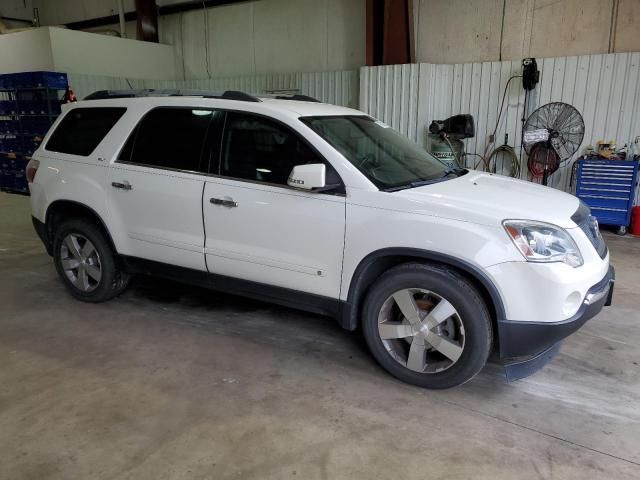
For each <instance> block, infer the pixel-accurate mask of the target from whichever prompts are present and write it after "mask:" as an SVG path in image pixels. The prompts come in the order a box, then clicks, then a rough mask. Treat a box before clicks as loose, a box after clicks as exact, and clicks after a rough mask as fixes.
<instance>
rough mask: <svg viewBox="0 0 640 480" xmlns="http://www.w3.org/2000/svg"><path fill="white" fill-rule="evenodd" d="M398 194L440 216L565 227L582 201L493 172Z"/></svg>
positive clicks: (415, 207)
mask: <svg viewBox="0 0 640 480" xmlns="http://www.w3.org/2000/svg"><path fill="white" fill-rule="evenodd" d="M394 195H398V196H400V197H403V198H405V199H407V200H409V201H410V202H411V204H410V205H411V206H410V207H409V210H413V211H415V212H416V213H418V210H420V213H429V214H432V215H436V216H439V217H445V218H452V219H456V220H462V221H466V222H473V223H480V224H484V225H491V226H496V225H498V226H499V225H500V223H501V222H502V221H503V220H505V219H523V220H537V221H539V222H547V223H553V224H554V225H558V226H560V227H563V228H572V227H575V226H576V225H575V223H574V222H573V221H572V220H571V215H573V214H574V213H575V212H576V210H577V209H578V206H579V204H580V201H579V200H578V199H577V198H576V197H574V196H573V195H569V194H567V193H564V192H561V191H559V190H556V189H554V188H550V187H544V186H542V185H537V184H535V183H531V182H525V181H523V180H516V179H514V178H510V177H503V176H501V175H495V174H491V173H482V172H476V171H473V170H470V171H469V172H468V173H467V174H466V175H463V176H461V177H457V178H453V179H451V180H446V181H444V182H440V183H434V184H432V185H425V186H422V187H417V188H410V189H407V190H400V191H398V192H395V193H394Z"/></svg>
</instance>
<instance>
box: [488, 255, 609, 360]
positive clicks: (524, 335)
mask: <svg viewBox="0 0 640 480" xmlns="http://www.w3.org/2000/svg"><path fill="white" fill-rule="evenodd" d="M614 283H615V270H614V268H613V267H612V266H610V267H609V271H608V272H607V274H606V275H605V276H604V278H602V280H600V281H599V282H598V283H597V284H595V285H594V286H592V287H591V288H590V289H589V290H588V292H587V294H586V296H585V300H584V302H583V303H582V305H581V306H580V308H579V309H578V311H577V313H576V314H575V315H574V316H573V317H571V318H569V319H567V320H563V321H561V322H519V321H514V320H498V341H499V345H500V358H502V359H511V358H514V357H527V356H531V357H532V359H536V358H538V357H539V356H540V355H542V354H545V353H546V352H547V351H549V350H550V349H551V350H552V347H554V346H555V345H556V344H557V343H558V342H560V341H561V340H563V339H564V338H566V337H568V336H569V335H571V334H572V333H574V332H575V331H576V330H578V329H579V328H580V327H582V325H584V324H585V323H586V322H587V320H589V319H591V318H593V317H595V316H596V315H597V314H598V313H599V312H600V310H602V307H604V306H606V305H611V303H612V300H613V287H614ZM523 361H524V362H526V361H527V360H526V359H523V360H520V361H519V363H522V362H523ZM545 363H546V362H545Z"/></svg>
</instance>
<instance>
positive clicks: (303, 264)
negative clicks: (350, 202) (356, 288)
mask: <svg viewBox="0 0 640 480" xmlns="http://www.w3.org/2000/svg"><path fill="white" fill-rule="evenodd" d="M220 157H221V158H220V166H219V167H218V168H219V170H218V171H217V172H214V173H216V174H217V175H214V176H211V177H209V178H207V180H206V185H205V191H204V197H203V216H204V223H205V230H206V242H205V253H206V259H207V266H208V268H209V271H210V272H211V273H213V274H217V275H222V276H225V277H235V278H240V279H243V280H251V281H253V282H259V283H262V284H268V285H272V286H277V287H283V288H287V289H291V290H297V291H302V292H306V293H311V294H315V295H320V296H322V297H329V298H333V299H337V298H338V297H339V293H340V273H341V268H342V254H343V246H344V231H345V196H344V194H343V193H340V192H339V191H337V192H336V191H334V192H332V193H331V192H325V193H311V192H307V191H303V190H300V189H295V188H291V187H289V186H288V185H287V178H288V176H289V173H290V172H291V169H292V168H293V166H295V165H302V164H308V163H326V162H325V161H324V159H323V158H322V157H321V156H320V155H319V154H318V153H317V152H316V151H315V150H314V149H312V148H311V147H310V146H309V145H308V144H307V143H306V142H305V141H304V140H303V139H302V138H301V137H300V136H299V135H298V134H297V133H296V132H294V131H293V130H292V129H291V128H290V127H288V126H286V125H284V124H282V123H279V122H276V121H274V120H272V119H269V118H266V117H263V116H258V115H253V114H249V113H241V112H229V113H227V117H226V121H225V126H224V139H223V142H222V148H221V155H220ZM327 172H328V174H327V176H328V178H327V184H336V183H341V180H340V178H339V177H338V174H337V173H336V172H335V171H334V170H333V168H332V167H331V165H329V164H327ZM263 293H266V292H263Z"/></svg>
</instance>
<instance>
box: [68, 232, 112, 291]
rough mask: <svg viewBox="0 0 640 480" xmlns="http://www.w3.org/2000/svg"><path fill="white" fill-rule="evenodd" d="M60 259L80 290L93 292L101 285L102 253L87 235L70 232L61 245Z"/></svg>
mask: <svg viewBox="0 0 640 480" xmlns="http://www.w3.org/2000/svg"><path fill="white" fill-rule="evenodd" d="M60 261H61V264H62V269H63V270H64V273H65V275H66V276H67V278H68V279H69V281H70V282H71V283H72V284H73V286H74V287H76V288H77V289H78V290H80V291H82V292H92V291H93V290H95V289H96V288H98V286H99V285H100V280H101V279H102V265H101V263H100V255H99V254H98V251H97V250H96V248H95V246H94V245H93V243H91V241H89V239H88V238H87V237H85V236H83V235H80V234H78V233H70V234H68V235H67V236H66V237H65V238H64V240H63V241H62V245H61V246H60Z"/></svg>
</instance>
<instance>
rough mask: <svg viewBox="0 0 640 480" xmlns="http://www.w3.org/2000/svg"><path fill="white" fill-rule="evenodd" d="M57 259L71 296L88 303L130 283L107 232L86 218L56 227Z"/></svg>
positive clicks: (118, 292) (55, 257)
mask: <svg viewBox="0 0 640 480" xmlns="http://www.w3.org/2000/svg"><path fill="white" fill-rule="evenodd" d="M87 242H89V243H87ZM53 260H54V263H55V266H56V270H57V272H58V275H59V276H60V278H61V279H62V281H63V282H64V284H65V286H66V287H67V289H68V290H69V292H70V293H71V295H73V296H74V297H75V298H77V299H78V300H82V301H84V302H91V303H97V302H105V301H107V300H110V299H112V298H114V297H116V296H118V295H119V294H120V293H122V292H123V291H124V290H125V289H126V288H127V285H128V284H129V275H128V274H127V273H126V272H124V271H123V270H121V269H120V268H119V267H118V263H117V259H116V254H115V252H114V250H113V248H112V247H111V245H110V243H109V241H108V240H107V238H106V235H105V234H104V233H103V232H102V230H101V229H100V228H98V226H96V225H95V224H94V223H93V222H91V221H90V220H87V219H84V218H71V219H69V220H65V221H64V222H63V223H62V224H60V226H59V227H58V228H57V229H56V231H55V235H54V240H53ZM98 272H99V274H98Z"/></svg>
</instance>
